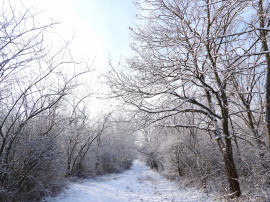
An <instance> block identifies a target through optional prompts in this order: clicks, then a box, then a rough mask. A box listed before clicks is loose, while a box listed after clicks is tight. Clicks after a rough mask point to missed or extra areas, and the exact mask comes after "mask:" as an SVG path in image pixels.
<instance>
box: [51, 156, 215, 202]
mask: <svg viewBox="0 0 270 202" xmlns="http://www.w3.org/2000/svg"><path fill="white" fill-rule="evenodd" d="M48 201H50V202H52V201H57V202H60V201H61V202H79V201H80V202H90V201H93V202H105V201H106V202H115V201H117V202H118V201H119V202H120V201H125V202H126V201H147V202H152V201H186V202H187V201H211V199H210V198H209V197H207V196H206V195H205V194H204V193H202V192H200V191H198V190H195V189H190V188H186V189H179V187H177V185H176V184H175V183H173V182H170V181H168V180H167V179H166V178H164V177H163V176H161V175H160V174H159V173H157V172H155V171H152V170H151V169H149V168H148V167H147V166H145V165H144V164H143V163H141V162H139V161H137V160H135V161H134V163H133V165H132V167H131V169H130V170H128V171H126V172H124V173H121V174H110V175H106V176H102V177H99V178H97V179H95V180H86V181H84V182H82V183H74V184H71V185H70V186H69V188H68V189H66V190H65V191H64V192H63V193H62V194H60V195H59V196H57V197H56V198H53V199H48Z"/></svg>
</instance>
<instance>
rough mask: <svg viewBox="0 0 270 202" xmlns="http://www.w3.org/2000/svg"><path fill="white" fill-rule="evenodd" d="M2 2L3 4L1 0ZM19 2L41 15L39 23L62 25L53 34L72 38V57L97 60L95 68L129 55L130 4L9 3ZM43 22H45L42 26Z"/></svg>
mask: <svg viewBox="0 0 270 202" xmlns="http://www.w3.org/2000/svg"><path fill="white" fill-rule="evenodd" d="M1 1H5V0H0V2H1ZM10 1H11V2H13V3H14V4H16V5H18V1H20V2H22V4H23V5H25V7H27V8H30V7H31V8H33V9H34V11H33V12H40V11H42V13H41V15H39V19H38V21H39V22H41V23H46V22H48V19H54V20H56V21H59V22H61V25H59V26H57V28H55V29H54V30H53V31H52V32H53V34H52V37H53V38H55V39H56V40H55V43H58V41H59V38H62V39H64V40H70V39H71V38H73V42H72V46H71V48H72V50H73V52H74V54H75V55H83V56H84V57H89V58H94V57H95V58H96V62H95V63H96V64H98V66H100V64H101V63H104V64H105V63H106V64H107V63H108V56H109V54H110V56H111V57H112V58H113V59H114V60H118V59H119V58H120V56H125V55H127V54H128V52H129V29H128V27H129V26H132V23H133V21H134V19H135V15H136V9H135V6H134V5H133V4H132V0H10ZM43 21H44V22H43Z"/></svg>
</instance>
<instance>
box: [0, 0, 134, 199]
mask: <svg viewBox="0 0 270 202" xmlns="http://www.w3.org/2000/svg"><path fill="white" fill-rule="evenodd" d="M14 8H15V6H14V5H12V3H11V2H6V4H5V3H3V4H2V7H1V11H0V110H1V114H0V201H18V200H19V201H38V200H40V199H41V198H42V197H44V196H48V195H53V194H56V193H58V192H59V191H60V190H61V189H62V188H63V187H64V185H65V182H66V181H67V180H66V179H67V177H70V176H71V177H89V176H95V175H100V174H104V173H109V172H120V171H122V170H124V169H126V168H128V167H129V166H130V165H131V162H132V158H133V156H132V155H131V152H130V147H131V145H130V144H131V142H132V140H129V139H130V137H129V136H128V137H126V136H125V134H126V133H127V131H128V130H129V129H131V128H132V127H131V125H128V124H126V123H124V122H123V123H121V120H119V122H120V123H119V124H116V121H115V120H116V119H119V118H117V117H118V116H116V115H115V114H108V115H99V116H96V117H94V116H93V115H91V118H90V116H89V114H90V113H89V112H90V110H91V109H90V110H89V109H87V106H89V103H90V101H91V98H92V97H91V96H92V92H89V90H88V89H90V88H88V86H87V82H84V81H86V80H88V79H89V78H90V77H91V73H92V70H91V66H88V65H87V64H82V63H78V62H76V61H73V60H72V58H73V57H72V56H71V53H70V51H69V47H68V43H65V44H64V45H63V47H62V48H59V47H51V42H50V40H49V39H48V38H46V31H47V30H48V29H53V27H54V26H56V24H55V23H48V24H46V25H40V24H39V23H38V21H37V16H36V15H34V14H33V13H31V12H30V11H29V10H25V11H24V12H21V11H18V10H15V9H14Z"/></svg>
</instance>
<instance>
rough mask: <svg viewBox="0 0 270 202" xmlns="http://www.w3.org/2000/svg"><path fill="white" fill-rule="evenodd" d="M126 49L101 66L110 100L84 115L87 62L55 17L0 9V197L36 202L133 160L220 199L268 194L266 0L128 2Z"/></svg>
mask: <svg viewBox="0 0 270 202" xmlns="http://www.w3.org/2000/svg"><path fill="white" fill-rule="evenodd" d="M134 4H135V5H136V6H137V8H138V14H137V16H136V23H135V24H133V25H131V26H130V27H129V30H130V38H131V41H130V47H131V49H132V55H131V56H126V57H125V58H124V59H122V60H120V61H119V63H117V64H115V63H114V62H111V61H108V63H109V66H110V71H109V72H107V73H106V74H105V75H102V82H103V83H104V85H107V86H108V91H106V92H99V94H102V99H104V100H107V101H108V102H112V103H114V105H112V108H111V109H109V110H107V111H106V112H102V113H98V114H93V113H91V105H90V104H89V103H90V101H91V99H93V97H94V96H95V92H92V91H91V89H92V88H91V86H89V82H87V81H88V80H89V78H91V75H92V74H93V72H94V71H95V70H94V67H93V66H94V64H92V63H87V62H81V61H76V60H74V59H73V57H72V55H71V51H70V49H69V47H70V46H69V45H70V42H66V43H63V44H62V47H61V48H55V47H53V45H52V44H51V43H49V42H48V40H47V38H46V37H47V35H48V32H49V31H51V30H53V29H54V27H55V26H59V25H58V23H55V22H53V21H52V22H49V23H48V24H45V25H44V24H40V23H39V21H38V14H34V13H32V12H31V10H30V9H29V10H28V9H26V10H25V11H24V12H18V11H16V10H15V7H14V6H13V5H12V4H8V5H3V6H2V9H1V11H0V56H1V60H0V108H1V114H0V199H1V201H16V200H21V201H39V200H42V199H43V198H44V197H47V196H55V195H57V194H58V193H59V192H60V191H61V190H62V189H63V188H64V187H65V185H66V183H67V182H70V181H73V180H78V179H82V178H92V177H93V178H94V177H96V176H99V175H104V174H106V173H117V172H122V171H124V170H126V169H129V168H130V166H131V165H132V162H133V160H134V159H140V160H141V161H144V162H145V163H146V164H147V165H148V166H150V167H151V168H152V169H154V170H156V171H158V172H160V173H162V174H163V175H164V176H166V177H167V178H168V179H169V180H172V181H176V182H177V183H179V185H181V186H191V187H196V188H198V189H202V190H204V192H206V193H212V192H215V193H216V192H217V193H218V194H219V195H220V199H221V200H223V199H224V200H238V199H239V200H243V201H252V200H254V201H267V200H269V199H270V198H269V197H270V146H269V145H270V50H269V45H270V42H269V41H270V38H269V31H270V16H269V14H270V1H269V0H136V1H135V2H134Z"/></svg>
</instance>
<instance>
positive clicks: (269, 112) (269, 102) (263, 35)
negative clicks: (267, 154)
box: [258, 0, 270, 151]
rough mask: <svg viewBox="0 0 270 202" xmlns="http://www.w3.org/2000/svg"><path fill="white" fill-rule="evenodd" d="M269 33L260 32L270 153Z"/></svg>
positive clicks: (261, 20) (261, 16)
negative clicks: (264, 72) (263, 60)
mask: <svg viewBox="0 0 270 202" xmlns="http://www.w3.org/2000/svg"><path fill="white" fill-rule="evenodd" d="M258 6H259V11H258V12H259V23H260V28H265V14H264V11H263V0H259V2H258ZM267 32H268V31H265V30H260V38H261V43H262V50H263V51H264V52H265V54H264V55H265V60H266V64H267V66H266V72H267V74H266V89H265V91H266V97H265V102H266V128H267V137H268V145H269V151H270V54H269V48H268V45H267V41H266V36H267Z"/></svg>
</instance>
